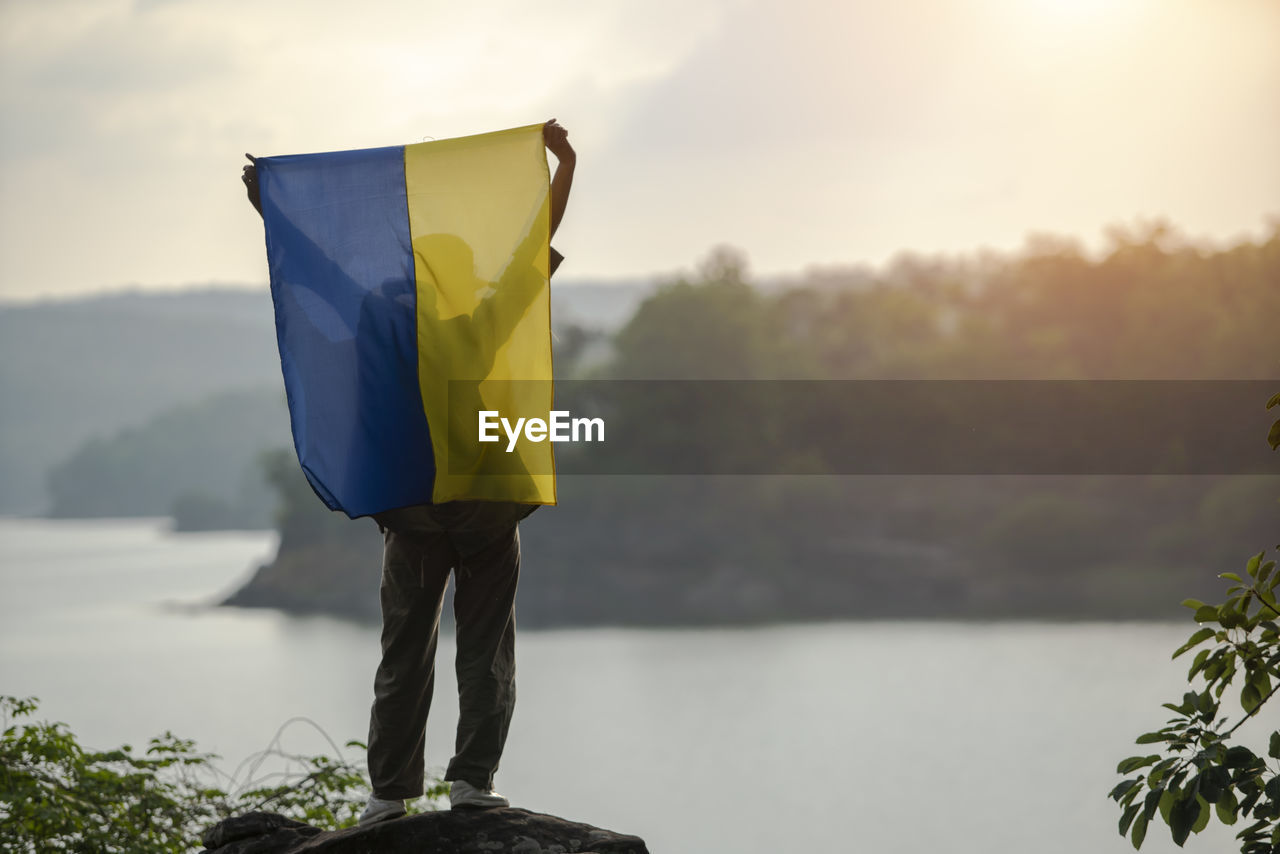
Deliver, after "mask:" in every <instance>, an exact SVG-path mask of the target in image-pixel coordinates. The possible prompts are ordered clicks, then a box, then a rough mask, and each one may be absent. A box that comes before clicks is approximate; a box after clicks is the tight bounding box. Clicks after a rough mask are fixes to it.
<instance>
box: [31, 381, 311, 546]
mask: <svg viewBox="0 0 1280 854" xmlns="http://www.w3.org/2000/svg"><path fill="white" fill-rule="evenodd" d="M289 443H290V438H289V415H288V411H287V409H286V407H285V400H284V393H283V392H282V391H280V390H278V389H275V388H264V389H252V390H245V391H229V392H220V393H218V394H215V395H212V396H211V397H209V398H207V399H206V400H203V401H201V402H200V403H196V404H184V405H182V406H179V407H175V408H173V409H170V410H166V411H165V412H162V413H160V414H159V415H157V416H156V417H155V418H152V419H151V420H149V421H147V423H145V424H143V425H141V426H140V427H127V428H125V429H124V430H122V431H120V432H119V433H117V434H115V435H113V436H111V437H110V438H107V439H100V438H95V439H91V440H90V441H89V442H87V443H86V444H84V445H82V446H81V447H80V449H79V450H78V451H76V452H75V453H74V454H72V455H71V456H70V457H69V458H68V459H66V460H64V461H62V462H60V463H58V464H57V465H55V466H54V467H53V468H52V469H51V470H50V472H49V479H48V483H49V489H50V491H51V492H52V497H53V503H52V506H51V509H50V515H53V516H69V517H93V516H166V515H170V514H171V513H174V511H175V508H185V512H179V513H178V514H177V515H180V516H182V517H183V518H181V519H180V520H179V522H180V523H181V524H183V525H184V526H186V527H192V526H197V527H268V526H269V525H270V524H271V511H272V509H273V503H274V502H273V497H272V495H271V492H270V490H269V489H268V486H267V482H266V480H265V479H264V477H263V469H262V463H261V455H262V453H263V452H264V451H267V450H275V449H277V448H282V447H283V448H288V447H289Z"/></svg>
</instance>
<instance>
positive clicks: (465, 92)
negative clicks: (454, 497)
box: [0, 0, 1280, 299]
mask: <svg viewBox="0 0 1280 854" xmlns="http://www.w3.org/2000/svg"><path fill="white" fill-rule="evenodd" d="M1278 46H1280V2H1276V0H895V2H884V0H876V2H863V0H844V2H835V0H788V2H782V0H693V2H689V0H590V2H588V0H581V2H561V0H544V2H540V3H521V2H510V3H490V2H451V3H440V2H434V0H412V2H409V1H408V0H405V2H397V0H364V1H363V2H359V3H353V2H350V0H343V2H329V0H136V2H130V0H0V121H2V126H0V134H2V135H0V299H23V298H30V297H33V296H55V295H65V294H72V293H83V292H88V291H94V290H100V289H104V288H119V287H121V286H125V285H140V286H145V287H152V286H155V287H175V286H182V285H187V284H196V283H206V282H210V281H217V282H227V283H262V282H265V280H266V263H265V253H264V250H263V241H262V227H261V223H260V221H259V220H258V218H257V217H256V215H254V213H253V211H252V209H251V208H250V207H249V206H248V204H247V203H246V202H245V201H244V198H243V191H242V188H241V186H240V183H239V180H238V175H239V172H240V166H241V164H242V162H243V160H242V152H245V151H251V152H253V153H255V154H264V155H266V154H292V153H302V152H308V151H322V150H333V149H344V148H363V147H370V146H381V145H394V144H401V143H412V142H419V141H422V140H424V139H428V138H443V137H449V136H458V135H463V134H470V133H480V132H483V131H487V130H497V129H501V128H505V127H512V126H516V125H525V124H532V123H535V122H539V121H542V120H544V119H546V118H549V117H551V116H555V117H558V118H559V119H560V121H561V123H562V124H564V125H565V126H566V127H567V128H569V131H570V139H571V141H572V142H573V143H574V144H575V146H576V148H577V149H578V152H579V166H578V176H577V181H576V185H575V188H574V196H573V200H572V202H571V205H570V210H569V213H568V214H567V215H566V218H565V223H564V226H563V227H562V229H561V232H560V234H559V236H558V237H557V241H556V242H557V245H558V247H559V248H560V249H561V250H562V251H563V252H565V254H566V255H567V256H568V258H569V260H568V261H567V262H566V265H565V267H564V275H565V277H566V278H581V277H620V276H637V275H646V274H652V273H670V272H672V271H676V270H679V269H687V268H691V267H693V266H694V265H695V264H696V263H697V262H698V260H700V259H701V258H702V257H704V256H705V255H706V253H707V252H708V250H709V249H710V248H711V247H712V246H714V245H716V244H721V243H728V244H731V245H734V246H738V247H740V248H742V249H743V250H745V251H746V253H747V255H748V257H749V258H750V261H751V264H752V268H753V270H754V271H756V272H759V273H765V274H772V273H786V272H799V271H801V270H802V269H803V268H805V267H807V266H810V265H815V264H818V265H836V264H854V263H858V262H872V263H879V262H882V261H884V260H885V259H887V258H888V257H890V256H892V255H893V254H894V253H895V252H896V251H898V250H903V249H914V250H919V251H924V252H933V251H961V250H968V249H974V248H977V247H980V246H994V247H1001V248H1010V247H1015V246H1018V245H1020V244H1021V242H1022V240H1023V238H1024V236H1025V235H1026V234H1027V233H1028V232H1030V231H1039V232H1045V231H1048V232H1054V233H1060V234H1070V235H1077V236H1080V237H1083V238H1085V239H1087V240H1092V239H1095V238H1097V237H1098V235H1100V233H1101V230H1102V228H1103V227H1104V226H1106V225H1108V224H1112V223H1117V222H1129V221H1132V220H1133V219H1134V218H1135V217H1156V216H1163V217H1167V218H1168V219H1170V220H1172V221H1173V222H1174V223H1176V224H1178V225H1180V226H1182V227H1183V228H1185V230H1186V231H1188V232H1189V233H1190V234H1191V235H1193V236H1203V237H1207V238H1212V239H1217V240H1226V239H1230V238H1233V237H1236V236H1238V235H1241V234H1246V233H1252V234H1257V233H1261V231H1262V230H1263V228H1264V226H1265V223H1266V218H1267V217H1268V216H1269V215H1280V49H1278Z"/></svg>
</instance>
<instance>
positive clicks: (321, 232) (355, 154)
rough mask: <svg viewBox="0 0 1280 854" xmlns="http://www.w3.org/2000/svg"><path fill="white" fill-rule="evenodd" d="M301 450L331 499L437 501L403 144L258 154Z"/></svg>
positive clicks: (390, 504)
mask: <svg viewBox="0 0 1280 854" xmlns="http://www.w3.org/2000/svg"><path fill="white" fill-rule="evenodd" d="M257 166H258V183H259V186H260V187H261V192H262V217H263V221H264V223H265V226H266V235H267V261H268V266H269V269H270V274H271V295H272V299H273V300H274V302H275V310H276V336H277V340H278V342H279V345H280V363H281V367H282V368H283V370H284V383H285V392H286V394H287V395H288V399H289V418H290V422H291V424H292V427H293V440H294V446H295V447H296V449H297V452H298V460H299V462H301V463H302V469H303V471H304V472H305V473H306V475H307V479H308V480H309V481H310V482H311V486H312V487H313V488H314V489H315V491H316V493H317V494H318V495H319V496H320V497H321V498H322V499H323V500H324V502H325V504H327V505H328V506H329V507H330V508H331V509H334V510H343V511H345V512H346V513H347V515H348V516H351V517H352V518H355V517H357V516H367V515H370V514H372V513H377V512H380V511H383V510H389V509H391V508H395V507H404V506H407V505H410V504H428V503H430V502H431V491H432V485H433V482H434V480H435V461H434V457H433V454H432V448H431V436H430V433H429V432H428V428H427V419H426V414H425V412H424V410H423V406H422V395H421V392H420V391H419V387H418V357H417V321H416V287H415V282H414V271H413V245H412V241H411V240H410V237H409V213H408V208H407V206H406V202H405V189H404V149H403V148H401V147H391V148H374V149H366V150H362V151H341V152H334V153H330V154H303V155H294V156H288V157H264V158H260V159H259V160H258V161H257Z"/></svg>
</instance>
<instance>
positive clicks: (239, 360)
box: [0, 281, 651, 514]
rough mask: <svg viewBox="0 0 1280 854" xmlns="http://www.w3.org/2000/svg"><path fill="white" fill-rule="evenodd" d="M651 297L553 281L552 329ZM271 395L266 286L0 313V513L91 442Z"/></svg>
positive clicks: (641, 289)
mask: <svg viewBox="0 0 1280 854" xmlns="http://www.w3.org/2000/svg"><path fill="white" fill-rule="evenodd" d="M650 290H651V288H650V287H649V286H647V285H643V284H640V283H619V284H608V283H590V282H578V283H574V282H572V281H568V282H565V283H564V284H559V283H558V284H557V285H556V288H555V289H554V290H553V294H554V303H553V305H554V308H553V316H554V321H555V323H556V325H557V326H558V327H560V328H564V327H565V326H567V325H568V324H575V325H577V326H580V327H585V328H589V329H602V330H612V329H614V328H616V327H618V326H620V325H621V324H622V323H623V322H625V321H626V319H627V318H628V317H629V316H630V315H631V313H632V312H633V311H634V309H635V306H636V305H637V304H638V303H639V302H640V300H641V299H642V298H643V296H644V295H645V294H646V293H648V292H649V291H650ZM271 388H274V389H277V390H278V391H279V394H280V395H283V393H284V390H283V383H282V381H281V378H280V358H279V354H278V351H277V349H276V339H275V326H274V317H273V309H272V305H271V297H270V294H269V293H268V291H267V289H266V288H265V287H263V288H261V289H257V290H249V289H243V288H240V289H233V288H226V287H222V288H215V287H208V288H204V289H200V290H189V291H181V292H172V293H141V292H127V293H117V294H111V295H107V296H100V297H92V298H86V299H77V300H67V301H56V302H52V301H51V302H41V303H33V304H18V305H5V304H0V400H3V401H4V405H3V406H0V513H4V514H32V513H43V512H46V511H48V510H49V509H50V507H51V496H50V494H49V492H48V487H47V480H46V478H47V474H48V471H49V469H50V468H51V467H52V466H54V465H56V464H58V463H62V462H64V461H66V460H67V459H68V458H69V457H71V456H72V455H73V454H74V453H76V452H77V451H78V450H79V449H80V448H81V447H82V446H83V445H84V444H85V443H86V442H88V441H90V440H91V439H98V440H102V441H106V440H108V439H111V438H112V437H114V436H116V435H117V434H118V433H119V432H120V431H121V430H123V429H124V428H132V427H140V426H141V425H143V424H145V423H146V422H148V421H149V420H150V419H152V418H154V417H156V416H157V415H159V414H160V413H162V412H165V411H167V410H171V409H174V408H175V407H182V406H190V405H194V404H197V403H200V402H201V401H204V400H206V399H207V398H209V397H210V396H211V395H215V394H218V393H221V392H229V391H233V390H243V389H271Z"/></svg>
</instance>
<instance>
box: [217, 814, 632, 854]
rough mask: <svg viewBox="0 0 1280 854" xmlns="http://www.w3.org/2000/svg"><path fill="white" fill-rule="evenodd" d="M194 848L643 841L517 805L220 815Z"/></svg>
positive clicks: (521, 853)
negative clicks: (363, 816)
mask: <svg viewBox="0 0 1280 854" xmlns="http://www.w3.org/2000/svg"><path fill="white" fill-rule="evenodd" d="M202 842H203V843H204V845H205V850H204V851H203V852H201V854H648V851H649V849H648V848H646V847H645V844H644V841H643V840H642V839H640V838H639V837H636V836H627V835H624V834H621V833H614V832H612V831H609V830H601V829H600V828H598V827H592V826H591V825H589V824H579V823H577V822H573V821H567V820H565V819H563V818H557V817H556V816H553V815H543V814H541V813H534V812H529V811H528V810H522V809H495V810H445V811H441V812H433V813H423V814H421V815H413V816H406V817H404V818H398V819H394V820H392V821H386V822H383V823H381V824H375V825H371V826H369V827H351V828H347V829H346V830H335V831H323V830H321V829H320V828H318V827H312V826H311V825H309V824H303V823H302V822H299V821H293V820H292V819H288V818H285V817H284V816H281V815H277V814H275V813H263V812H255V813H249V814H247V815H242V816H235V817H234V818H229V819H226V820H225V821H221V822H219V823H218V824H216V825H214V826H213V827H212V828H210V829H209V830H208V832H206V833H205V835H204V839H203V840H202Z"/></svg>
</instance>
